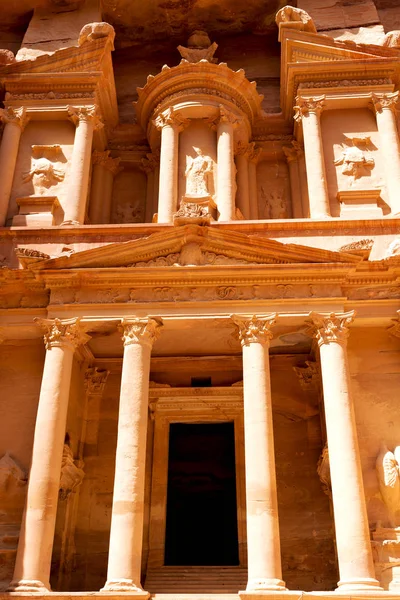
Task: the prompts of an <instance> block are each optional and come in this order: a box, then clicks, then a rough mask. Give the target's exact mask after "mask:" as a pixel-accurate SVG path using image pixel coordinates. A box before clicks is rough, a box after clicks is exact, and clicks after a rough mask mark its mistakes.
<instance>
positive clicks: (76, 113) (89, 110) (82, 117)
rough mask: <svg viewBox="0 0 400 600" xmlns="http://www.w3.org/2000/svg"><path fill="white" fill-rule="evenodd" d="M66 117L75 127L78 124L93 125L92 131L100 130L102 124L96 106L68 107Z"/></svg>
mask: <svg viewBox="0 0 400 600" xmlns="http://www.w3.org/2000/svg"><path fill="white" fill-rule="evenodd" d="M67 110H68V116H69V118H70V119H71V121H72V122H73V124H74V125H75V126H77V125H79V123H90V122H92V123H93V127H94V129H101V128H102V127H104V123H103V121H102V120H101V117H100V115H99V114H98V111H97V108H96V106H79V107H75V106H68V109H67Z"/></svg>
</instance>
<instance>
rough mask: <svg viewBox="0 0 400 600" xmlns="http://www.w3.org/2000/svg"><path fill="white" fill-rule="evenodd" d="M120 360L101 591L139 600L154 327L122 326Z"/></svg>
mask: <svg viewBox="0 0 400 600" xmlns="http://www.w3.org/2000/svg"><path fill="white" fill-rule="evenodd" d="M122 326H123V328H124V344H125V345H124V357H123V362H122V376H121V393H120V404H119V417H118V439H117V453H116V462H115V479H114V496H113V507H112V518H111V532H110V550H109V557H108V572H107V583H106V585H105V587H104V591H114V592H115V591H119V592H121V591H128V592H131V593H132V592H133V593H136V594H145V595H146V596H147V595H148V594H146V592H144V591H143V589H142V587H141V583H140V572H141V556H142V540H143V519H144V481H145V463H146V438H147V416H148V396H149V376H150V356H151V346H152V342H153V339H154V338H155V336H156V333H157V330H158V328H159V324H158V323H157V322H156V321H154V320H153V319H136V320H126V321H123V325H122Z"/></svg>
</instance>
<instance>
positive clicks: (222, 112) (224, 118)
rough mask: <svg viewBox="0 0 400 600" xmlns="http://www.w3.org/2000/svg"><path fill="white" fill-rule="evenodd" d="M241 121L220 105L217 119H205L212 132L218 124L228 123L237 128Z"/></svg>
mask: <svg viewBox="0 0 400 600" xmlns="http://www.w3.org/2000/svg"><path fill="white" fill-rule="evenodd" d="M241 121H242V119H241V118H240V117H238V116H237V115H235V114H234V113H233V112H231V111H229V110H228V109H226V108H225V107H224V106H222V104H220V107H219V115H218V116H217V117H210V118H209V119H205V122H206V123H207V125H209V126H210V127H211V129H213V130H214V131H216V130H217V128H218V125H219V124H220V123H230V124H231V125H232V126H233V127H237V126H238V125H240V123H241Z"/></svg>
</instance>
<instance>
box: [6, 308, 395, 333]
mask: <svg viewBox="0 0 400 600" xmlns="http://www.w3.org/2000/svg"><path fill="white" fill-rule="evenodd" d="M397 315H398V316H397V318H396V319H392V320H393V325H391V326H390V327H389V328H388V330H387V331H388V333H390V335H394V336H395V337H398V338H400V310H398V311H397ZM0 335H1V332H0Z"/></svg>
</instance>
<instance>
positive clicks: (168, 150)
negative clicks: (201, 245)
mask: <svg viewBox="0 0 400 600" xmlns="http://www.w3.org/2000/svg"><path fill="white" fill-rule="evenodd" d="M187 122H188V121H186V120H185V119H183V118H182V117H181V116H180V115H179V114H177V113H175V112H174V110H173V109H172V108H169V109H168V110H166V111H165V112H164V113H162V114H161V115H159V116H158V117H157V118H156V119H155V120H154V125H155V126H156V127H157V129H159V130H160V131H161V153H160V180H159V193H158V219H157V221H158V223H172V220H173V215H174V213H175V212H176V211H177V209H178V159H179V133H180V132H181V131H182V130H183V127H184V125H185V124H186V123H187Z"/></svg>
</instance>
